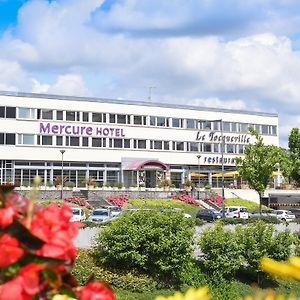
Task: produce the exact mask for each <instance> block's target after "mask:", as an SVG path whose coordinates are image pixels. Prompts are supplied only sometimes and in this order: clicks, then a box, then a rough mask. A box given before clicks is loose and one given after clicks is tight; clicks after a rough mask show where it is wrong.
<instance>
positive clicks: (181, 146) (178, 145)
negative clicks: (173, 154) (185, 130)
mask: <svg viewBox="0 0 300 300" xmlns="http://www.w3.org/2000/svg"><path fill="white" fill-rule="evenodd" d="M173 150H177V151H184V142H173Z"/></svg>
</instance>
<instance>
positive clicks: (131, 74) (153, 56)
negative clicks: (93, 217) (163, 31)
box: [0, 0, 300, 140]
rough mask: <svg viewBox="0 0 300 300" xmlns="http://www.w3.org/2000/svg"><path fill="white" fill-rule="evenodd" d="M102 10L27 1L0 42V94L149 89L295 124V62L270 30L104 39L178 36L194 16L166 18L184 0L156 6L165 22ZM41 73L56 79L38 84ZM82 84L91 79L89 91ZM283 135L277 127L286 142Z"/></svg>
mask: <svg viewBox="0 0 300 300" xmlns="http://www.w3.org/2000/svg"><path fill="white" fill-rule="evenodd" d="M257 1H258V0H257ZM208 2H210V1H207V3H208ZM248 2H249V1H248ZM267 2H268V1H265V4H268V3H267ZM269 2H272V1H271V0H270V1H269ZM102 3H103V0H65V1H64V0H57V1H51V2H48V1H39V0H32V1H28V2H27V3H26V4H25V5H24V6H23V7H22V9H21V10H20V12H19V19H18V25H17V27H16V28H15V30H14V31H13V32H7V33H6V34H5V36H4V37H3V38H2V40H1V41H0V59H1V58H2V61H0V88H1V89H9V90H25V91H33V92H39V93H55V94H68V95H88V94H94V95H97V96H99V97H107V98H123V99H124V98H129V99H137V100H143V99H145V100H146V99H147V96H148V87H149V86H156V89H155V90H154V91H153V97H152V98H153V102H155V101H165V102H170V103H182V102H183V101H184V102H186V103H190V104H195V105H201V106H217V107H226V108H234V109H248V110H249V109H250V110H251V109H254V110H262V111H267V112H274V111H275V112H276V111H281V112H283V114H284V116H285V117H286V118H289V119H290V120H291V122H286V121H284V123H285V124H290V125H286V126H288V127H289V126H292V125H293V123H292V122H293V121H292V120H295V123H296V124H298V123H297V122H296V118H298V115H300V110H299V108H298V103H299V98H300V85H299V84H298V78H300V54H299V52H298V51H295V50H294V49H293V47H292V42H291V40H290V39H289V38H288V37H286V36H284V35H282V36H278V35H276V34H274V33H268V32H267V33H264V34H251V35H250V34H248V35H247V36H244V37H241V38H234V39H231V40H225V39H223V38H222V37H221V36H206V37H203V36H198V37H197V36H196V35H192V34H191V35H186V36H184V35H178V36H176V35H173V37H172V36H170V37H162V36H159V35H158V36H151V38H149V36H138V37H137V36H135V37H133V36H132V35H126V34H122V33H118V34H113V33H110V34H108V32H109V31H101V28H102V27H103V26H104V25H103V24H104V23H105V21H109V22H108V23H107V26H110V24H112V23H113V22H114V21H115V22H116V24H117V23H118V24H119V25H120V24H121V25H122V24H123V26H125V25H126V26H127V27H131V28H133V29H136V28H137V27H138V26H140V25H142V26H144V28H149V27H153V26H154V25H155V24H156V26H157V27H164V28H168V27H170V28H171V27H172V28H173V29H174V30H175V29H176V26H179V25H181V24H183V23H184V22H185V21H186V16H189V14H190V13H191V12H190V11H191V9H190V7H189V8H188V7H186V6H185V7H184V9H185V11H184V12H183V17H182V18H181V19H180V20H179V21H178V20H177V19H176V17H174V15H175V16H177V14H176V13H175V14H174V15H172V14H171V13H170V10H172V11H177V13H178V12H180V11H179V10H177V8H179V7H180V3H182V1H181V0H176V1H175V0H174V5H173V6H172V7H170V5H169V6H168V5H167V4H166V3H169V2H168V1H165V2H162V4H161V5H162V6H163V7H162V6H161V7H162V8H163V9H164V11H168V12H169V18H165V17H164V15H163V14H162V13H161V12H160V11H159V10H154V11H152V12H151V16H154V18H153V19H151V20H150V19H147V18H149V16H148V15H149V14H148V15H147V10H145V7H147V5H146V3H147V2H146V1H143V4H139V3H141V2H139V1H136V0H135V1H134V0H130V1H129V0H128V1H124V2H122V3H125V4H124V5H123V6H122V5H121V4H119V6H116V7H115V8H114V9H113V10H112V11H111V12H109V13H105V12H104V11H101V12H99V7H100V6H101V4H102ZM199 3H200V2H199ZM137 5H140V6H138V9H137ZM148 5H150V4H149V2H148ZM151 5H152V6H153V5H154V4H153V3H152V4H151ZM140 8H142V9H144V10H141V9H140ZM125 11H126V12H128V14H125V13H124V12H125ZM105 14H106V15H105ZM101 15H102V16H104V18H103V20H102V21H99V19H98V18H99V16H101ZM274 18H275V17H274ZM117 19H118V20H117ZM95 20H96V21H95ZM139 20H141V22H140V21H139ZM153 20H155V22H152V21H153ZM94 21H95V23H93V22H94ZM99 22H100V23H101V24H100V23H99ZM95 24H96V26H95ZM153 24H154V25H153ZM134 26H135V27H134ZM266 28H267V27H266ZM281 28H282V27H281ZM102 29H103V28H102ZM111 29H112V28H111ZM1 71H2V72H1ZM39 72H40V73H42V74H51V77H53V76H56V77H57V79H56V81H55V82H45V80H41V79H40V78H39ZM83 74H84V75H83ZM41 78H44V76H41ZM83 78H85V79H86V78H88V79H86V80H87V81H88V80H89V82H88V84H87V85H88V86H89V87H91V91H88V89H87V87H86V84H85V82H84V80H83ZM294 116H297V117H294ZM293 118H295V119H293ZM281 123H283V122H281ZM286 135H287V129H285V128H284V129H283V133H282V136H283V140H284V139H285V138H286Z"/></svg>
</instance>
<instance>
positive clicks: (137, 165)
mask: <svg viewBox="0 0 300 300" xmlns="http://www.w3.org/2000/svg"><path fill="white" fill-rule="evenodd" d="M145 166H149V167H151V166H153V167H159V168H161V169H163V170H166V171H167V170H169V169H170V167H169V166H168V165H166V164H164V163H162V162H161V161H159V160H153V159H150V160H138V161H134V162H131V163H129V164H128V165H127V166H126V167H125V168H124V170H132V171H137V170H141V169H143V168H144V167H145Z"/></svg>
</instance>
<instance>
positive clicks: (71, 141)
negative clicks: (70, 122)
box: [70, 136, 79, 147]
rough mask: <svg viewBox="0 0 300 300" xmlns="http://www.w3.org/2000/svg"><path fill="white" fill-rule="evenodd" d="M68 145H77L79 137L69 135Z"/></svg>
mask: <svg viewBox="0 0 300 300" xmlns="http://www.w3.org/2000/svg"><path fill="white" fill-rule="evenodd" d="M70 146H73V147H78V146H79V137H78V136H71V137H70Z"/></svg>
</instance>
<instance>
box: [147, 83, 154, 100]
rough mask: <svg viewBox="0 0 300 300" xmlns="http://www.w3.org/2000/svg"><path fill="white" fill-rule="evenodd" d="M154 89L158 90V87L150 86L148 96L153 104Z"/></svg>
mask: <svg viewBox="0 0 300 300" xmlns="http://www.w3.org/2000/svg"><path fill="white" fill-rule="evenodd" d="M152 89H156V86H149V96H148V100H149V102H151V99H152Z"/></svg>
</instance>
